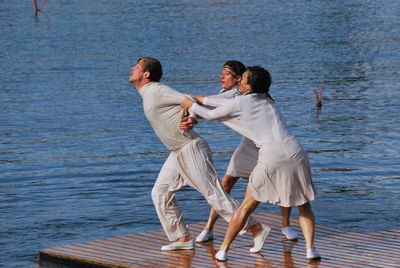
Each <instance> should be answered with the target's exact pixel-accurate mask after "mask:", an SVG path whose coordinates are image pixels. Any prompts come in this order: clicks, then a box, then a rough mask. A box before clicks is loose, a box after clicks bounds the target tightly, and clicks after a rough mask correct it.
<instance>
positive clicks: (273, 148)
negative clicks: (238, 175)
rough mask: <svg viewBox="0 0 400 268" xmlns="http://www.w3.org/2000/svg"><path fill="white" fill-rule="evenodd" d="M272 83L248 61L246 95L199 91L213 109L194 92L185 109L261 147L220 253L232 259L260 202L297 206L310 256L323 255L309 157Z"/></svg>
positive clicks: (220, 256)
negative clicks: (316, 234) (283, 112)
mask: <svg viewBox="0 0 400 268" xmlns="http://www.w3.org/2000/svg"><path fill="white" fill-rule="evenodd" d="M270 85H271V76H270V74H269V72H268V71H267V70H265V69H263V68H261V67H258V66H254V67H248V68H247V69H246V71H245V72H244V74H243V76H242V80H241V82H240V86H239V88H238V91H239V92H240V93H241V94H242V95H240V96H236V97H234V98H232V99H224V98H218V97H213V96H211V97H202V96H195V98H196V100H197V101H198V102H199V103H202V104H204V105H208V106H212V107H216V108H215V109H213V110H210V109H207V108H205V107H202V106H200V105H199V104H197V103H194V102H193V101H191V100H190V99H189V98H188V99H186V100H185V101H184V102H183V103H182V104H181V106H182V107H183V108H184V109H190V110H191V111H193V112H194V113H196V114H198V115H199V116H201V117H203V118H205V119H207V120H220V121H221V122H223V123H224V124H226V125H227V126H229V127H231V128H232V129H234V130H235V131H237V132H239V133H240V134H242V135H243V136H245V137H247V138H248V139H250V140H252V141H253V142H254V143H255V144H256V145H257V146H258V147H259V148H260V149H259V156H258V161H257V165H256V166H255V168H254V170H253V171H252V173H251V174H250V178H249V184H248V186H247V190H246V196H245V198H244V200H243V202H242V204H241V205H240V207H239V209H238V210H237V212H236V214H235V216H234V218H233V219H232V220H231V222H230V223H229V226H228V230H227V232H226V235H225V239H224V242H223V243H222V244H221V246H220V249H219V251H218V252H217V254H216V255H215V257H216V259H217V260H220V261H226V260H227V252H228V250H229V247H230V245H231V243H232V241H233V240H234V239H235V237H236V236H237V234H238V233H239V232H240V230H241V229H242V227H243V226H244V224H245V222H246V219H247V218H248V217H249V215H250V214H251V213H252V212H253V211H254V210H255V209H256V208H257V206H258V204H259V203H260V202H269V203H273V204H276V205H279V206H282V207H291V206H296V207H297V208H298V210H299V221H300V226H301V229H302V231H303V235H304V238H305V240H306V248H307V258H308V259H316V258H320V254H319V253H318V251H317V250H316V249H315V245H314V232H315V220H314V215H313V212H312V209H311V204H310V201H312V200H313V199H314V192H315V190H314V186H313V183H312V178H311V168H310V164H309V161H308V157H307V154H306V152H305V150H304V149H303V148H302V146H301V145H300V144H299V143H298V142H297V140H296V138H295V137H294V136H293V135H292V134H291V133H290V131H289V129H288V127H287V125H286V123H285V121H284V119H283V117H282V115H281V113H280V112H279V110H278V108H277V106H276V104H275V102H274V100H273V99H272V98H271V96H270V95H269V87H270ZM260 239H263V238H260ZM261 248H262V246H261V247H259V248H256V247H254V248H251V249H250V251H251V252H257V251H259V250H261Z"/></svg>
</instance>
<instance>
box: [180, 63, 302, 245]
mask: <svg viewBox="0 0 400 268" xmlns="http://www.w3.org/2000/svg"><path fill="white" fill-rule="evenodd" d="M245 69H246V67H245V65H244V64H243V63H242V62H240V61H237V60H229V61H227V62H225V63H224V65H223V68H222V71H221V76H220V79H221V88H222V90H221V91H220V92H219V94H218V95H213V96H214V97H221V98H228V99H231V98H233V97H234V96H236V95H241V93H240V92H239V91H238V87H239V83H240V80H241V77H242V74H243V73H244V71H245ZM185 120H186V124H181V126H183V128H181V129H183V130H188V129H191V128H192V127H193V125H194V124H193V123H194V122H192V121H190V119H189V118H186V119H185ZM192 120H194V119H192ZM189 121H190V124H189V123H188V122H189ZM189 126H190V127H189ZM257 158H258V148H257V147H256V145H255V144H254V142H253V141H251V140H249V139H248V138H246V137H243V139H242V140H241V142H240V144H239V146H238V147H237V148H236V150H235V152H234V153H233V155H232V157H231V160H230V162H229V166H228V168H227V170H226V172H225V175H224V176H223V177H222V180H221V184H222V187H223V188H224V190H225V191H226V192H227V193H230V192H231V190H232V188H233V186H234V185H235V184H236V182H237V181H238V180H239V178H244V179H248V178H249V176H250V173H251V172H252V170H253V169H254V167H255V166H256V164H257ZM280 211H281V215H282V218H281V222H282V230H281V231H282V233H283V234H284V235H285V237H286V239H288V240H296V239H297V232H296V231H294V230H293V229H292V228H291V226H290V214H291V207H280ZM217 218H218V213H217V212H216V211H215V210H214V209H211V211H210V215H209V218H208V221H207V223H206V225H205V226H204V229H203V230H202V232H201V233H200V234H199V235H198V236H197V237H196V242H206V241H209V240H212V239H213V229H214V224H215V222H216V221H217Z"/></svg>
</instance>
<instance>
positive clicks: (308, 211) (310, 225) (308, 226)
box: [297, 202, 315, 248]
mask: <svg viewBox="0 0 400 268" xmlns="http://www.w3.org/2000/svg"><path fill="white" fill-rule="evenodd" d="M297 208H298V210H299V222H300V227H301V230H302V231H303V235H304V239H305V240H306V248H314V247H315V245H314V233H315V219H314V213H313V212H312V208H311V204H310V202H307V203H305V204H304V205H301V206H298V207H297Z"/></svg>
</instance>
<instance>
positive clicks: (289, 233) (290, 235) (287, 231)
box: [282, 226, 298, 240]
mask: <svg viewBox="0 0 400 268" xmlns="http://www.w3.org/2000/svg"><path fill="white" fill-rule="evenodd" d="M282 234H284V235H285V236H286V238H287V239H288V240H296V239H297V238H298V235H297V232H296V231H295V230H293V229H292V227H290V226H288V227H285V228H282Z"/></svg>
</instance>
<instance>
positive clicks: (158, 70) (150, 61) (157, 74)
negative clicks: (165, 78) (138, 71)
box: [137, 57, 163, 82]
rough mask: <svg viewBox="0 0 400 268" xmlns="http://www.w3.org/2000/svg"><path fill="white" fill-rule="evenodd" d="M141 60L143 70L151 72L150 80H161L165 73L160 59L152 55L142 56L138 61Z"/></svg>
mask: <svg viewBox="0 0 400 268" xmlns="http://www.w3.org/2000/svg"><path fill="white" fill-rule="evenodd" d="M139 61H142V62H143V71H144V72H149V73H150V77H149V79H150V81H153V82H160V79H161V77H162V74H163V71H162V66H161V63H160V61H159V60H157V59H156V58H152V57H142V58H140V59H138V60H137V62H139Z"/></svg>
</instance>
